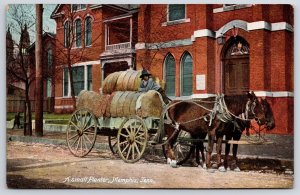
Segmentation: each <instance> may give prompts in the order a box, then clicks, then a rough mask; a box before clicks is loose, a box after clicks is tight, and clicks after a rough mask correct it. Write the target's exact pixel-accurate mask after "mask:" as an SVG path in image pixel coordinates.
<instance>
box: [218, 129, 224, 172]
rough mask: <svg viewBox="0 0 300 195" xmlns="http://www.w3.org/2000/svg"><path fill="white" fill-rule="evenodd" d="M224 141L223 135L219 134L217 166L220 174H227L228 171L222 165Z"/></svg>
mask: <svg viewBox="0 0 300 195" xmlns="http://www.w3.org/2000/svg"><path fill="white" fill-rule="evenodd" d="M222 140H223V135H221V134H218V135H217V165H218V170H219V171H220V172H225V171H226V169H225V168H224V166H223V165H222V156H221V155H222Z"/></svg>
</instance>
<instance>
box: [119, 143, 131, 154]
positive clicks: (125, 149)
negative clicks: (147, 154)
mask: <svg viewBox="0 0 300 195" xmlns="http://www.w3.org/2000/svg"><path fill="white" fill-rule="evenodd" d="M128 146H129V144H127V145H126V146H125V148H123V150H122V152H121V153H124V152H125V150H126V149H127V147H128Z"/></svg>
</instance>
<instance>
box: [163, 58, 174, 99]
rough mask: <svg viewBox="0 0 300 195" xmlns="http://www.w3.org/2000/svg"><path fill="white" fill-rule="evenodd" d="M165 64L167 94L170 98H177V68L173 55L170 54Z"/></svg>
mask: <svg viewBox="0 0 300 195" xmlns="http://www.w3.org/2000/svg"><path fill="white" fill-rule="evenodd" d="M164 64H165V81H166V94H167V95H168V96H175V78H176V67H175V59H174V57H173V56H172V55H171V54H168V55H167V57H166V59H165V63H164Z"/></svg>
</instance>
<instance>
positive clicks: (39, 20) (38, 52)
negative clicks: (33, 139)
mask: <svg viewBox="0 0 300 195" xmlns="http://www.w3.org/2000/svg"><path fill="white" fill-rule="evenodd" d="M35 10H36V24H35V25H36V41H35V66H36V67H35V68H36V69H35V70H36V71H35V72H36V73H35V74H36V75H35V91H36V94H35V135H36V136H38V137H42V136H43V100H44V90H43V84H44V82H43V63H42V55H43V54H42V33H43V5H42V4H36V6H35Z"/></svg>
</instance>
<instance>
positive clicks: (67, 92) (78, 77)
mask: <svg viewBox="0 0 300 195" xmlns="http://www.w3.org/2000/svg"><path fill="white" fill-rule="evenodd" d="M72 76H73V86H74V94H75V96H77V95H78V94H79V93H80V91H82V90H92V89H93V85H92V83H93V82H92V65H84V66H75V67H72ZM70 86H71V83H70V79H69V72H68V69H67V68H65V69H64V87H63V91H64V96H71V87H70Z"/></svg>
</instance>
